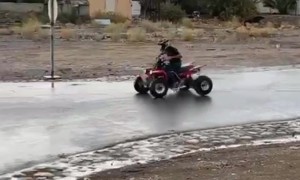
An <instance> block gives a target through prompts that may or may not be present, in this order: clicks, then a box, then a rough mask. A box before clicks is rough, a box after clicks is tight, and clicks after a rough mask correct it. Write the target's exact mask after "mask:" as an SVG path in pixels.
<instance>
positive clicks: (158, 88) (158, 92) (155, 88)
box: [150, 78, 168, 98]
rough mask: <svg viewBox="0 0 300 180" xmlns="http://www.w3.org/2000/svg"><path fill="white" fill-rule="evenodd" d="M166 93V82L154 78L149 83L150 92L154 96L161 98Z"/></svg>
mask: <svg viewBox="0 0 300 180" xmlns="http://www.w3.org/2000/svg"><path fill="white" fill-rule="evenodd" d="M167 93H168V83H167V82H166V81H165V80H164V79H162V78H159V79H155V80H153V81H152V82H151V84H150V94H151V95H152V96H153V97H155V98H163V97H164V96H166V95H167Z"/></svg>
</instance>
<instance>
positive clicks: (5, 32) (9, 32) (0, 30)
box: [0, 28, 13, 35]
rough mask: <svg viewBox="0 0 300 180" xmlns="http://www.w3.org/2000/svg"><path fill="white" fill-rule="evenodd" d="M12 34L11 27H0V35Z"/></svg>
mask: <svg viewBox="0 0 300 180" xmlns="http://www.w3.org/2000/svg"><path fill="white" fill-rule="evenodd" d="M11 34H13V31H12V30H11V29H7V28H2V29H0V35H11Z"/></svg>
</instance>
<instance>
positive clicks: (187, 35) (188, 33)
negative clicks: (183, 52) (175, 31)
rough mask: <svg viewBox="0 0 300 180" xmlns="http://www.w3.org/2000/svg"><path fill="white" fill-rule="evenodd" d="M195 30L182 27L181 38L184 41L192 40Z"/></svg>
mask: <svg viewBox="0 0 300 180" xmlns="http://www.w3.org/2000/svg"><path fill="white" fill-rule="evenodd" d="M194 34H195V32H194V30H193V29H183V31H182V34H181V38H182V40H184V41H193V40H194V39H195V35H194Z"/></svg>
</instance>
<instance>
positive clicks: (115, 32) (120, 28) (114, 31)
mask: <svg viewBox="0 0 300 180" xmlns="http://www.w3.org/2000/svg"><path fill="white" fill-rule="evenodd" d="M127 27H128V26H127V24H125V23H118V24H114V23H112V24H110V25H109V26H107V27H106V28H105V29H104V31H105V32H107V33H110V37H111V39H112V40H113V41H119V40H120V39H121V38H122V33H123V32H125V30H126V28H127Z"/></svg>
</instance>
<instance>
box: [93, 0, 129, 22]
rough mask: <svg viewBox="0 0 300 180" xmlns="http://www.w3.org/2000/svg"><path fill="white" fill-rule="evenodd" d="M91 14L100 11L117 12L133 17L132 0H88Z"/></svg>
mask: <svg viewBox="0 0 300 180" xmlns="http://www.w3.org/2000/svg"><path fill="white" fill-rule="evenodd" d="M88 1H89V4H90V16H91V17H93V16H94V15H95V14H96V13H98V12H115V13H118V14H120V15H123V16H125V17H127V18H129V19H131V18H132V0H88Z"/></svg>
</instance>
